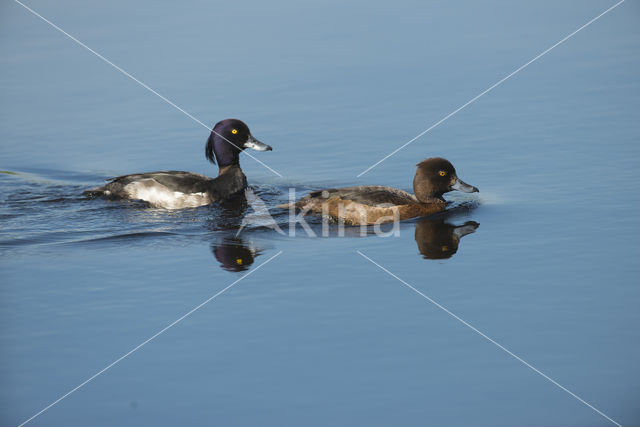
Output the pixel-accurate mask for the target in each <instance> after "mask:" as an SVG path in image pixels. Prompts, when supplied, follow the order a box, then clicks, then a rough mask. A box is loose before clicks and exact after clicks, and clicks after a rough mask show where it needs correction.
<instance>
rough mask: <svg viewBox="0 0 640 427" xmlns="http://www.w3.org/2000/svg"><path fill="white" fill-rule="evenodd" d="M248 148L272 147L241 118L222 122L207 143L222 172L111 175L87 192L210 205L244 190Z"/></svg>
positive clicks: (165, 204) (167, 204) (175, 205)
mask: <svg viewBox="0 0 640 427" xmlns="http://www.w3.org/2000/svg"><path fill="white" fill-rule="evenodd" d="M245 148H251V149H253V150H257V151H271V150H272V148H271V147H270V146H268V145H266V144H264V143H262V142H260V141H258V140H257V139H255V138H254V137H253V136H252V135H251V132H250V131H249V127H247V125H246V124H244V123H243V122H242V121H240V120H237V119H226V120H222V121H220V122H218V123H217V124H216V125H215V126H214V127H213V130H212V131H211V135H209V139H208V140H207V144H206V146H205V156H206V157H207V159H208V160H209V161H210V162H211V163H213V164H215V163H216V160H217V162H218V167H219V172H218V176H217V177H216V178H210V177H208V176H205V175H200V174H197V173H193V172H181V171H159V172H148V173H138V174H132V175H123V176H118V177H116V178H111V179H108V181H109V183H108V184H106V185H103V186H102V187H98V188H94V189H91V190H87V191H85V192H84V194H85V195H87V196H90V197H106V198H110V199H136V200H144V201H146V202H148V203H149V204H150V205H151V206H153V207H158V208H166V209H180V208H192V207H196V206H203V205H208V204H211V203H213V202H217V201H220V200H224V199H227V198H228V197H230V196H232V195H234V194H236V193H238V192H240V191H242V190H244V189H245V188H246V187H247V178H246V176H245V175H244V173H243V172H242V169H240V152H241V151H242V150H244V149H245Z"/></svg>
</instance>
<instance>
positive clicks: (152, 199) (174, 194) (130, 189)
mask: <svg viewBox="0 0 640 427" xmlns="http://www.w3.org/2000/svg"><path fill="white" fill-rule="evenodd" d="M124 190H125V191H126V192H127V194H128V195H129V197H130V198H132V199H138V200H144V201H145V202H149V203H150V204H151V206H153V207H156V208H164V209H182V208H195V207H198V206H203V205H208V204H209V203H211V199H210V198H209V196H208V195H207V194H206V193H182V192H180V191H172V190H170V189H168V188H167V187H165V186H164V185H162V184H160V183H158V182H157V181H155V180H153V179H144V180H141V181H137V182H132V183H131V184H127V185H126V186H125V187H124Z"/></svg>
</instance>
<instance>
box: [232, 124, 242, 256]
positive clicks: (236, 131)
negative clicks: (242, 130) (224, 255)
mask: <svg viewBox="0 0 640 427" xmlns="http://www.w3.org/2000/svg"><path fill="white" fill-rule="evenodd" d="M234 130H235V129H234ZM236 132H237V131H236ZM236 264H238V265H242V258H238V259H237V260H236Z"/></svg>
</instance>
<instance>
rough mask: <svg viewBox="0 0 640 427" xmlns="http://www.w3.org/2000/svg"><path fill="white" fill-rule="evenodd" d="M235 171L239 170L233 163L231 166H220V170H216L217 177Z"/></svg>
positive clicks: (238, 166) (237, 165)
mask: <svg viewBox="0 0 640 427" xmlns="http://www.w3.org/2000/svg"><path fill="white" fill-rule="evenodd" d="M236 169H240V165H239V164H237V163H234V164H232V165H226V166H220V170H218V176H220V175H224V174H225V173H229V172H232V171H234V170H236Z"/></svg>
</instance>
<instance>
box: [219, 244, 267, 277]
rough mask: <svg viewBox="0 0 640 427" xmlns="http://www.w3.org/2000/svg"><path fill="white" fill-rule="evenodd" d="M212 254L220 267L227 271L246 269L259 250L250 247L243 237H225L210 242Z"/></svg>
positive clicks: (258, 253)
mask: <svg viewBox="0 0 640 427" xmlns="http://www.w3.org/2000/svg"><path fill="white" fill-rule="evenodd" d="M211 252H213V256H214V257H216V259H217V260H218V261H219V262H220V267H222V268H223V269H224V270H227V271H233V272H238V271H247V270H249V267H251V265H252V264H253V261H254V259H255V258H256V257H257V256H258V255H260V250H258V249H256V248H254V247H252V245H250V244H248V243H247V242H245V241H244V240H243V239H240V238H237V237H226V238H224V239H222V241H221V242H219V243H213V244H211Z"/></svg>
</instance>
